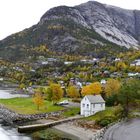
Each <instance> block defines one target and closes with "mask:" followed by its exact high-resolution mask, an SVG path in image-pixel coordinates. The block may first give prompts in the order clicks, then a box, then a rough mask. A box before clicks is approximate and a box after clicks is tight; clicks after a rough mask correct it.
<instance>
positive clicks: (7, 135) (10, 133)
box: [0, 122, 31, 140]
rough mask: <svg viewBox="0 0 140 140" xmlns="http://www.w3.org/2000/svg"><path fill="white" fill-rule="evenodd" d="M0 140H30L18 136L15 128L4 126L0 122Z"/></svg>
mask: <svg viewBox="0 0 140 140" xmlns="http://www.w3.org/2000/svg"><path fill="white" fill-rule="evenodd" d="M0 123H1V124H0V139H1V140H31V138H30V137H29V136H26V135H24V134H19V133H18V132H17V130H16V128H11V127H10V126H5V125H3V124H2V122H0Z"/></svg>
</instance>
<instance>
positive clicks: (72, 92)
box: [67, 86, 80, 98]
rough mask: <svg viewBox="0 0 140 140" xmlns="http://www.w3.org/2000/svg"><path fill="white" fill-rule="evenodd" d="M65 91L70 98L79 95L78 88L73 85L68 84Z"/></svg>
mask: <svg viewBox="0 0 140 140" xmlns="http://www.w3.org/2000/svg"><path fill="white" fill-rule="evenodd" d="M67 93H68V96H69V97H70V98H78V97H80V94H79V90H78V89H77V88H76V87H75V86H69V87H68V90H67Z"/></svg>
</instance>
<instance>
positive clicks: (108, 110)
mask: <svg viewBox="0 0 140 140" xmlns="http://www.w3.org/2000/svg"><path fill="white" fill-rule="evenodd" d="M114 111H115V107H106V109H105V110H104V111H100V112H98V113H96V114H95V115H93V116H89V117H85V118H83V119H85V120H89V121H90V120H99V119H101V118H104V117H114Z"/></svg>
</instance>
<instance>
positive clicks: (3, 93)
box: [0, 90, 28, 99]
mask: <svg viewBox="0 0 140 140" xmlns="http://www.w3.org/2000/svg"><path fill="white" fill-rule="evenodd" d="M11 92H12V91H11V90H0V99H9V98H15V97H28V95H23V94H11Z"/></svg>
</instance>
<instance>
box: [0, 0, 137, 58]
mask: <svg viewBox="0 0 140 140" xmlns="http://www.w3.org/2000/svg"><path fill="white" fill-rule="evenodd" d="M139 43H140V11H138V10H126V9H121V8H119V7H114V6H110V5H106V4H101V3H99V2H96V1H89V2H87V3H84V4H81V5H78V6H75V7H67V6H59V7H55V8H52V9H50V10H49V11H47V12H46V13H45V14H44V15H43V16H42V17H41V19H40V21H39V22H38V24H36V25H34V26H32V27H31V28H28V29H25V30H23V31H21V32H18V33H16V34H13V35H11V36H9V37H7V38H5V39H4V40H2V41H0V57H4V58H6V59H13V58H15V57H16V58H20V57H25V56H26V54H25V50H26V49H28V48H33V47H37V46H40V45H45V46H48V48H49V49H50V50H52V51H55V52H64V53H68V54H82V55H94V56H95V55H97V56H99V55H106V54H109V52H110V51H111V53H110V54H111V55H112V53H113V52H118V51H120V50H125V49H129V48H135V49H139Z"/></svg>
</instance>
